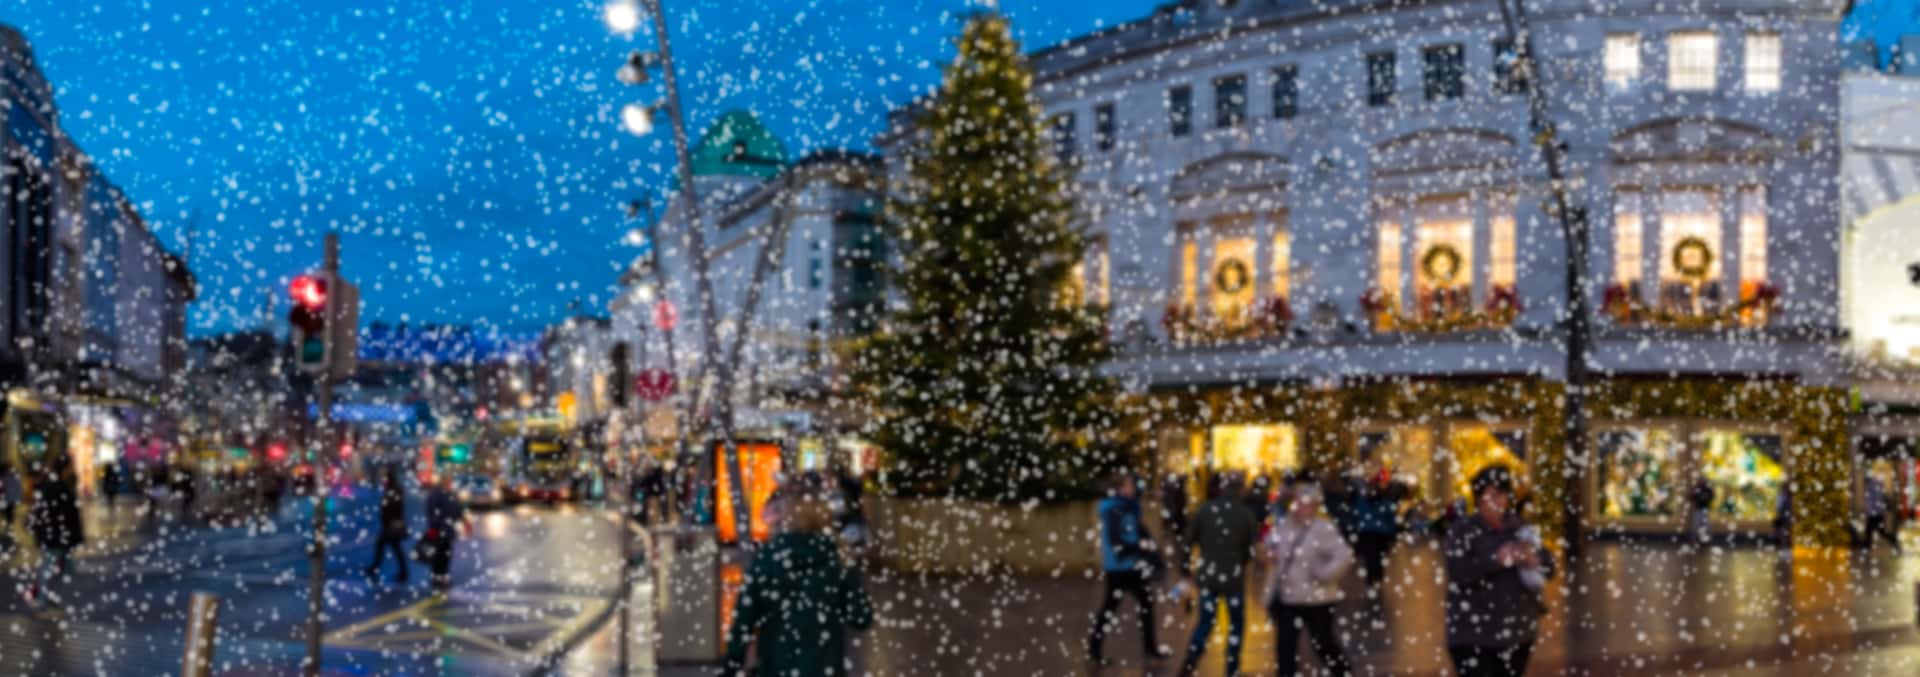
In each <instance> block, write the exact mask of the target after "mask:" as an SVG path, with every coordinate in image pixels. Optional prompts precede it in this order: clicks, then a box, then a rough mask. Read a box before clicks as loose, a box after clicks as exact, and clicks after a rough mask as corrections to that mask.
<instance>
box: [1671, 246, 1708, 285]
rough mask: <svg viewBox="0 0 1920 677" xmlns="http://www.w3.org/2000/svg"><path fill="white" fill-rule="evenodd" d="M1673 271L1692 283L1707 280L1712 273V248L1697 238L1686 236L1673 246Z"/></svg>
mask: <svg viewBox="0 0 1920 677" xmlns="http://www.w3.org/2000/svg"><path fill="white" fill-rule="evenodd" d="M1673 269H1674V271H1675V272H1678V273H1680V276H1681V277H1685V278H1687V279H1688V280H1692V281H1694V282H1700V281H1702V280H1705V279H1707V274H1708V273H1710V272H1712V271H1713V247H1711V246H1709V245H1708V244H1707V241H1706V240H1702V239H1700V238H1699V237H1695V236H1691V235H1689V236H1687V237H1684V238H1681V239H1680V242H1679V243H1678V244H1675V245H1673Z"/></svg>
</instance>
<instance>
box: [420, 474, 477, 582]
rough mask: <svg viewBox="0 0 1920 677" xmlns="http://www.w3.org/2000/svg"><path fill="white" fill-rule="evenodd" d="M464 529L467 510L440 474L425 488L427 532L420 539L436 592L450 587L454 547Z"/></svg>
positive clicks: (451, 482)
mask: <svg viewBox="0 0 1920 677" xmlns="http://www.w3.org/2000/svg"><path fill="white" fill-rule="evenodd" d="M466 528H467V509H466V508H465V507H464V506H462V505H460V501H458V500H456V499H454V497H453V479H452V478H451V477H448V476H445V475H442V476H440V477H439V478H438V479H436V481H435V482H434V483H433V485H432V486H431V487H428V488H427V531H426V533H425V534H422V535H421V536H420V540H421V543H422V544H423V545H424V546H425V548H426V560H427V569H428V570H429V571H431V572H433V589H434V591H436V592H439V593H445V592H446V591H447V590H449V589H451V588H452V587H453V546H454V544H455V543H456V542H457V541H458V539H459V537H460V533H461V532H462V531H465V530H466Z"/></svg>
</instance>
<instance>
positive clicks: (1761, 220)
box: [1740, 186, 1767, 291]
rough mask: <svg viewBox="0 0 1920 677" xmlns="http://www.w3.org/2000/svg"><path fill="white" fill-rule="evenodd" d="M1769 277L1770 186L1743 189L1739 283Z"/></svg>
mask: <svg viewBox="0 0 1920 677" xmlns="http://www.w3.org/2000/svg"><path fill="white" fill-rule="evenodd" d="M1766 280H1767V189H1766V188H1764V187H1759V186H1755V187H1751V188H1744V189H1741V191H1740V287H1741V289H1742V291H1745V290H1746V288H1747V287H1749V286H1755V287H1757V286H1759V284H1760V283H1761V282H1765V281H1766Z"/></svg>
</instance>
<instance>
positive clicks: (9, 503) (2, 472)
mask: <svg viewBox="0 0 1920 677" xmlns="http://www.w3.org/2000/svg"><path fill="white" fill-rule="evenodd" d="M21 496H22V494H21V493H20V473H18V472H15V471H14V469H13V468H12V467H11V466H6V465H0V520H5V521H4V522H0V546H4V547H0V559H5V558H6V556H7V555H8V554H10V553H12V552H13V546H14V539H13V518H14V516H15V514H16V513H17V512H18V509H19V507H20V498H21Z"/></svg>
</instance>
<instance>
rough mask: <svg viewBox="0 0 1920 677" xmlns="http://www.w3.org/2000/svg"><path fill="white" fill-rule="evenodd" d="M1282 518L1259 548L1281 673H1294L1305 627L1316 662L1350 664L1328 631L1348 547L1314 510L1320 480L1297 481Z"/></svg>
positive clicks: (1344, 667) (1349, 562)
mask: <svg viewBox="0 0 1920 677" xmlns="http://www.w3.org/2000/svg"><path fill="white" fill-rule="evenodd" d="M1296 492H1297V493H1295V494H1294V497H1293V505H1292V507H1291V509H1289V510H1288V511H1287V517H1286V519H1282V520H1279V521H1277V522H1275V523H1274V525H1273V528H1272V529H1271V530H1269V531H1268V532H1267V539H1266V542H1265V543H1264V544H1263V547H1262V548H1261V551H1262V554H1263V556H1264V557H1265V559H1266V560H1267V567H1268V569H1267V588H1266V597H1265V599H1266V603H1267V612H1268V614H1269V615H1270V616H1271V617H1272V618H1273V623H1274V631H1275V637H1274V645H1275V647H1276V650H1277V652H1278V654H1279V655H1278V660H1277V662H1276V664H1277V665H1278V666H1279V674H1280V676H1281V677H1289V676H1290V675H1295V674H1299V669H1300V657H1299V648H1300V632H1301V631H1302V630H1304V631H1306V634H1307V640H1308V641H1309V642H1310V643H1311V644H1312V645H1313V651H1314V654H1316V655H1318V656H1319V657H1320V665H1321V667H1322V668H1325V670H1326V672H1327V673H1328V674H1331V675H1347V674H1350V673H1351V672H1352V666H1351V665H1350V664H1348V662H1347V653H1346V651H1345V650H1343V649H1342V648H1341V647H1340V639H1339V637H1337V636H1336V635H1335V634H1334V632H1333V610H1334V606H1336V605H1338V604H1339V603H1340V601H1341V600H1342V599H1343V598H1345V596H1346V595H1345V593H1344V592H1342V591H1341V588H1340V583H1341V580H1342V579H1343V578H1344V577H1345V576H1346V575H1347V572H1348V570H1350V569H1352V568H1353V562H1354V557H1353V548H1352V546H1349V545H1347V540H1346V539H1345V538H1342V537H1341V536H1340V528H1339V527H1337V526H1334V523H1333V520H1332V519H1329V518H1328V517H1327V516H1326V515H1325V514H1324V513H1322V512H1321V510H1320V505H1321V495H1320V486H1319V485H1318V484H1312V483H1302V484H1301V485H1299V487H1298V488H1297V489H1296Z"/></svg>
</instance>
